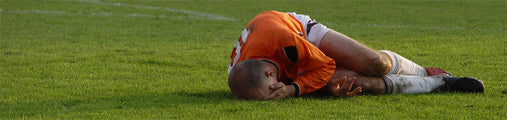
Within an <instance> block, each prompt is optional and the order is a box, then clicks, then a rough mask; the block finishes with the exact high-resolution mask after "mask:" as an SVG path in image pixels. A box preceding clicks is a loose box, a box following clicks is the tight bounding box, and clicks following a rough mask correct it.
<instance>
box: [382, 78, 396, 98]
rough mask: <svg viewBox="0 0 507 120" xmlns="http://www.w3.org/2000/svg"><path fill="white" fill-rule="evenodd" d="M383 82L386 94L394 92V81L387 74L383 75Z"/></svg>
mask: <svg viewBox="0 0 507 120" xmlns="http://www.w3.org/2000/svg"><path fill="white" fill-rule="evenodd" d="M383 79H384V83H385V84H386V94H394V83H393V81H392V79H391V77H389V76H388V75H384V76H383Z"/></svg>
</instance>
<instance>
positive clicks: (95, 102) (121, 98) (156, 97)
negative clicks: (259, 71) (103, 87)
mask: <svg viewBox="0 0 507 120" xmlns="http://www.w3.org/2000/svg"><path fill="white" fill-rule="evenodd" d="M78 97H81V98H76V97H74V98H73V97H69V96H67V97H61V98H53V99H47V100H40V101H33V102H16V103H2V104H0V107H1V108H0V110H1V111H2V113H0V118H2V119H19V118H39V117H40V116H46V117H49V118H53V117H58V116H62V115H63V116H65V114H68V115H71V116H72V115H74V116H75V115H83V116H80V117H86V114H85V113H88V114H97V113H103V112H104V111H116V110H119V111H122V110H132V109H135V110H139V109H147V110H149V109H178V108H179V107H180V106H183V107H188V106H195V107H202V106H207V105H210V104H221V103H225V102H231V101H234V97H233V96H232V95H231V94H230V92H229V91H226V90H210V91H205V92H192V91H176V92H170V93H142V92H138V93H135V92H133V93H128V94H123V95H120V94H118V95H112V96H105V97H104V96H100V97H93V96H92V97H86V96H78ZM81 113H83V114H81Z"/></svg>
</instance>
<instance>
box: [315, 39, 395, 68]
mask: <svg viewBox="0 0 507 120" xmlns="http://www.w3.org/2000/svg"><path fill="white" fill-rule="evenodd" d="M319 49H320V50H321V51H322V52H324V54H326V55H327V56H329V57H331V58H333V59H334V60H335V62H336V64H337V66H341V67H345V68H347V69H350V70H352V71H356V72H358V73H360V74H362V75H366V76H383V75H385V74H386V73H388V72H389V71H390V70H391V69H392V63H391V59H390V58H389V56H387V55H385V54H381V53H379V52H377V51H375V50H373V49H371V48H368V47H366V46H364V45H362V44H360V43H359V42H357V41H355V40H354V39H352V38H350V37H348V36H346V35H343V34H341V33H338V32H336V31H334V30H330V31H328V32H327V33H326V34H325V35H324V36H323V37H322V40H321V42H320V45H319Z"/></svg>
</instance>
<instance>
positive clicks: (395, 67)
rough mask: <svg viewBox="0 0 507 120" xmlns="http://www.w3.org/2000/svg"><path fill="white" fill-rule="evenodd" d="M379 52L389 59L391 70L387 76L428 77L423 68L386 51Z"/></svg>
mask: <svg viewBox="0 0 507 120" xmlns="http://www.w3.org/2000/svg"><path fill="white" fill-rule="evenodd" d="M379 52H380V53H381V54H382V56H388V58H390V61H391V64H392V69H391V71H389V73H388V74H397V75H411V76H428V73H427V72H426V70H425V69H424V68H423V67H421V66H420V65H418V64H416V63H414V62H412V61H411V60H408V59H407V58H405V57H403V56H401V55H398V54H396V53H395V52H392V51H388V50H381V51H379Z"/></svg>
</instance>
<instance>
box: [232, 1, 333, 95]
mask: <svg viewBox="0 0 507 120" xmlns="http://www.w3.org/2000/svg"><path fill="white" fill-rule="evenodd" d="M305 36H306V32H304V27H303V25H302V24H301V23H300V22H299V21H298V20H297V19H296V18H294V17H293V16H292V15H289V14H287V13H284V12H277V11H267V12H263V13H260V14H259V15H257V16H256V17H254V18H253V19H252V20H251V21H250V23H249V24H248V25H247V27H246V29H244V30H243V32H242V34H241V36H240V38H239V40H238V41H237V42H236V45H235V46H234V49H233V50H232V54H231V63H230V65H229V70H228V71H229V72H230V70H231V69H232V67H233V66H234V65H235V64H236V63H238V62H240V61H243V60H246V59H256V60H266V61H269V62H271V63H274V64H276V66H277V67H278V70H279V76H278V81H281V82H284V83H286V84H288V83H292V82H295V83H297V85H299V86H296V87H299V89H300V93H299V94H307V93H311V92H313V91H316V90H317V89H319V88H321V87H323V86H324V85H325V84H326V83H327V81H328V80H329V79H330V78H331V76H332V75H333V73H334V70H335V67H336V65H335V62H334V60H333V59H331V58H329V57H327V56H326V55H325V54H324V53H322V51H320V50H319V49H318V48H317V47H315V46H314V45H312V44H311V43H310V42H308V41H307V40H306V39H305Z"/></svg>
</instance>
